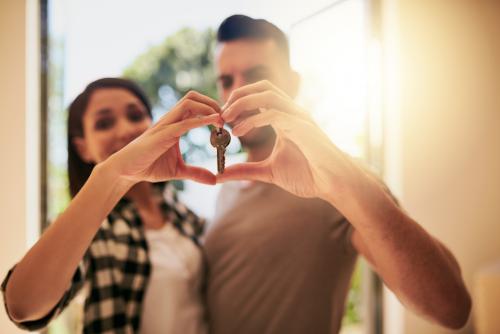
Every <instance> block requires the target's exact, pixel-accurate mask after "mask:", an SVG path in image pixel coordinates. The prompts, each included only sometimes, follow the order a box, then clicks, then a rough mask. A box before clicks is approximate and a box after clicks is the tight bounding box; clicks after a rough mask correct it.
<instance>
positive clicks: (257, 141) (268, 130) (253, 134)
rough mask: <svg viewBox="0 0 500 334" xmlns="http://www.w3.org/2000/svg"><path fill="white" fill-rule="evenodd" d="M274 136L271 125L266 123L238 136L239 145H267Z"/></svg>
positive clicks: (250, 146) (252, 146) (250, 147)
mask: <svg viewBox="0 0 500 334" xmlns="http://www.w3.org/2000/svg"><path fill="white" fill-rule="evenodd" d="M275 138H276V133H275V132H274V130H273V128H272V126H270V125H267V126H263V127H261V128H256V129H253V130H251V131H250V132H249V133H247V134H246V135H244V136H243V137H239V140H240V142H241V146H243V147H244V148H246V149H253V148H259V147H262V146H267V145H269V144H270V143H271V142H274V140H275Z"/></svg>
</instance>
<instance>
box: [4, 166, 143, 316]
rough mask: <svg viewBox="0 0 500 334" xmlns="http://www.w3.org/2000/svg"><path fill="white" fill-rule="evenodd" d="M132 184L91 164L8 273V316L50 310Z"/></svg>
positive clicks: (42, 313)
mask: <svg viewBox="0 0 500 334" xmlns="http://www.w3.org/2000/svg"><path fill="white" fill-rule="evenodd" d="M132 184H133V183H132V182H131V181H126V180H123V179H120V178H119V177H118V175H117V174H116V172H114V170H113V169H112V168H110V166H108V165H107V164H106V163H103V164H100V165H98V166H96V167H95V168H94V170H93V172H92V174H91V176H90V177H89V179H88V181H87V183H85V185H84V186H83V187H82V189H81V190H80V192H79V193H78V195H77V196H76V197H75V198H74V199H73V200H72V201H71V203H70V205H69V206H68V208H67V209H66V210H65V211H64V212H63V213H62V214H61V215H60V216H59V217H58V218H57V219H56V220H55V222H54V223H53V224H51V226H50V227H49V228H48V229H47V231H46V232H45V233H44V234H43V236H42V237H41V238H40V240H39V241H38V242H37V243H36V244H35V245H34V246H33V247H32V248H31V249H30V250H29V252H28V253H27V254H26V255H25V256H24V258H23V259H22V260H21V262H19V263H18V264H17V265H16V268H15V270H14V271H13V272H12V275H11V277H10V279H9V282H8V283H7V287H6V291H5V302H6V306H7V308H8V310H9V313H10V316H11V317H12V318H13V320H15V321H16V322H24V321H30V320H37V319H40V318H42V317H44V316H45V315H47V314H48V313H49V312H50V311H51V310H52V309H53V308H54V305H56V304H57V302H58V301H59V299H60V298H61V296H62V295H63V294H64V292H65V291H66V289H67V288H68V284H69V282H70V281H71V278H72V276H73V274H74V273H75V270H76V268H77V266H78V264H79V262H80V261H81V260H82V258H83V255H84V254H85V251H86V250H87V248H88V247H89V245H90V243H91V241H92V239H93V237H94V235H95V234H96V232H97V230H98V229H99V226H100V225H101V223H102V221H103V220H104V219H105V217H106V215H107V214H108V213H109V212H110V211H111V210H112V208H113V207H114V206H115V205H116V203H117V202H118V200H119V199H120V198H121V197H122V196H123V195H124V194H125V193H126V192H127V190H128V189H129V188H130V187H131V186H132Z"/></svg>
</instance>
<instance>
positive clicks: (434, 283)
mask: <svg viewBox="0 0 500 334" xmlns="http://www.w3.org/2000/svg"><path fill="white" fill-rule="evenodd" d="M252 110H259V111H260V112H259V113H258V114H254V115H251V116H249V117H247V118H245V117H240V116H241V115H243V114H245V113H247V112H249V111H252ZM221 116H222V118H223V119H224V121H225V122H229V123H230V122H236V124H235V125H234V127H233V129H232V132H233V134H234V135H236V136H243V135H245V134H246V133H248V132H249V131H251V130H252V129H254V128H257V127H262V126H268V125H270V126H272V127H273V129H274V130H275V132H276V143H275V146H274V149H273V151H272V153H271V155H270V156H269V157H268V158H267V159H265V160H263V161H259V162H253V163H245V164H239V165H233V166H230V167H228V168H227V169H226V170H225V171H224V174H222V175H218V176H217V180H218V182H224V181H227V180H233V179H247V180H258V181H262V182H269V183H273V184H275V185H277V186H280V187H281V188H283V189H285V190H287V191H289V192H291V193H293V194H295V195H297V196H301V197H309V198H311V197H318V198H322V199H324V200H326V201H328V202H329V203H330V204H332V205H333V206H334V207H335V208H337V209H338V210H339V211H340V212H341V213H342V214H343V215H344V217H346V219H347V220H348V221H349V222H350V223H351V224H352V225H353V226H354V228H355V230H356V232H355V233H354V244H355V245H356V247H357V248H358V249H359V250H360V252H361V253H362V254H364V255H365V256H366V257H367V258H368V259H370V261H371V262H372V263H373V265H374V267H375V268H376V269H377V271H378V272H379V274H380V275H381V276H382V278H383V279H384V281H385V282H386V283H387V285H388V286H389V288H391V290H393V291H394V293H395V294H396V295H397V296H398V298H399V299H400V300H401V301H402V302H403V303H405V304H406V305H407V306H408V307H410V308H412V309H414V310H416V311H417V312H418V313H420V314H422V315H424V316H426V317H428V318H431V319H433V320H434V321H436V322H438V323H439V324H441V325H443V326H446V327H450V328H459V327H462V326H463V325H464V324H465V322H466V321H467V318H468V316H469V312H470V308H471V300H470V296H469V294H468V292H467V289H466V288H465V285H464V283H463V280H462V277H461V274H460V269H459V267H458V264H457V262H456V261H455V259H454V258H453V256H452V255H451V253H450V252H449V251H448V250H446V248H444V246H442V245H441V244H440V243H439V242H438V241H437V240H435V239H434V238H432V237H431V236H430V235H429V234H428V233H427V232H426V231H425V230H424V229H423V228H422V227H421V226H420V225H418V224H417V223H416V222H415V221H414V220H413V219H411V218H410V217H409V216H408V215H407V214H406V213H404V212H403V211H402V210H401V208H399V207H398V205H397V204H396V203H395V201H394V200H393V198H392V197H391V196H390V195H389V194H388V192H387V191H386V189H385V188H384V186H383V184H382V183H381V182H379V181H378V179H377V178H376V177H374V176H373V175H371V174H370V173H368V172H367V171H365V170H364V169H363V168H362V167H360V166H359V164H357V163H355V162H354V161H353V160H352V159H351V158H350V157H349V156H347V155H346V154H345V153H343V152H342V151H341V150H339V149H338V148H337V147H336V146H335V145H334V144H333V143H332V142H331V141H330V139H329V138H328V136H327V135H326V134H325V133H323V131H321V129H320V128H319V127H318V126H317V124H316V123H315V122H314V121H313V120H312V119H311V117H310V116H309V115H308V113H307V112H305V111H304V110H302V109H301V108H300V107H299V106H298V105H296V104H295V103H294V102H293V101H292V100H291V99H290V98H289V97H288V96H286V94H285V93H283V92H282V91H280V90H279V89H278V88H276V87H275V86H274V85H273V84H272V83H270V82H268V81H261V82H258V83H255V84H251V85H247V86H244V87H241V88H238V89H236V90H234V91H233V92H232V94H231V96H230V97H229V99H228V101H227V103H226V106H225V107H223V110H222V115H221Z"/></svg>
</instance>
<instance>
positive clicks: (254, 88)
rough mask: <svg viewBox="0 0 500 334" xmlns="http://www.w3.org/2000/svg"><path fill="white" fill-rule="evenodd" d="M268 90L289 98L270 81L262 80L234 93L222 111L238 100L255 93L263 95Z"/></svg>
mask: <svg viewBox="0 0 500 334" xmlns="http://www.w3.org/2000/svg"><path fill="white" fill-rule="evenodd" d="M267 90H270V91H274V92H275V93H277V94H278V95H280V96H282V97H283V98H288V95H287V94H286V93H285V92H283V91H282V90H281V89H279V88H278V87H276V86H275V85H273V84H272V83H271V82H270V81H269V80H261V81H258V82H255V83H252V84H248V85H245V86H243V87H240V88H237V89H235V90H234V91H232V92H231V95H229V99H228V100H227V101H226V104H224V106H223V107H222V110H223V111H224V110H225V109H226V108H228V107H229V106H230V105H231V104H233V103H234V102H235V101H236V100H238V99H240V98H241V97H243V96H247V95H250V94H255V93H261V92H264V91H267Z"/></svg>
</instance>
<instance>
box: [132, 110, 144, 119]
mask: <svg viewBox="0 0 500 334" xmlns="http://www.w3.org/2000/svg"><path fill="white" fill-rule="evenodd" d="M144 117H146V114H145V113H144V112H142V111H140V110H134V111H130V112H129V113H128V119H129V120H130V121H132V122H140V121H142V120H143V119H144Z"/></svg>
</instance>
